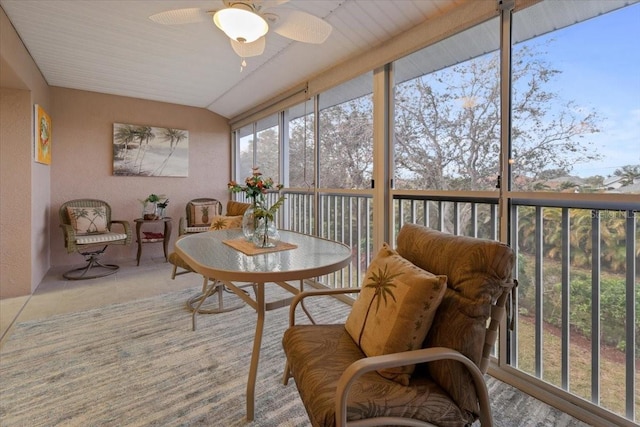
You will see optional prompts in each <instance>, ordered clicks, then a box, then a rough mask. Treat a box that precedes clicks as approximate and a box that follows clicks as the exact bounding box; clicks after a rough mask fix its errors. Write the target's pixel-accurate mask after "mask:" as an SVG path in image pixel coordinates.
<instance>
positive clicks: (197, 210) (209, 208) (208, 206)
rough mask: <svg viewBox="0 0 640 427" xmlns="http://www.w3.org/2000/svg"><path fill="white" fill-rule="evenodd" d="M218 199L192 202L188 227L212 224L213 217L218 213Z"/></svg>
mask: <svg viewBox="0 0 640 427" xmlns="http://www.w3.org/2000/svg"><path fill="white" fill-rule="evenodd" d="M219 203H220V202H218V201H212V202H190V208H191V215H190V216H189V221H190V222H188V224H187V227H205V226H208V225H210V224H211V219H212V218H213V217H214V216H215V215H217V214H218V206H219Z"/></svg>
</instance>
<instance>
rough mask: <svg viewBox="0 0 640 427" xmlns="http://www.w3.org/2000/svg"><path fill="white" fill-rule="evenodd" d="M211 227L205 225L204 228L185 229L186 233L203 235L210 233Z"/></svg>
mask: <svg viewBox="0 0 640 427" xmlns="http://www.w3.org/2000/svg"><path fill="white" fill-rule="evenodd" d="M209 227H211V226H210V225H204V226H202V227H185V228H184V232H185V233H202V232H203V231H209Z"/></svg>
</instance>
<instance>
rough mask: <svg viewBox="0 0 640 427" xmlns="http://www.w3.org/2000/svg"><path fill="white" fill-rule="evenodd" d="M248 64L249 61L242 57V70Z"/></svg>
mask: <svg viewBox="0 0 640 427" xmlns="http://www.w3.org/2000/svg"><path fill="white" fill-rule="evenodd" d="M246 66H247V61H246V60H245V59H244V58H242V62H240V72H242V70H244V67H246Z"/></svg>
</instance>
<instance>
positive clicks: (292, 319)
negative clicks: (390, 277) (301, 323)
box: [289, 288, 362, 326]
mask: <svg viewBox="0 0 640 427" xmlns="http://www.w3.org/2000/svg"><path fill="white" fill-rule="evenodd" d="M361 290H362V288H337V289H314V290H312V291H305V292H300V293H299V294H297V295H296V296H295V297H294V298H293V300H292V301H291V305H290V306H289V326H294V325H295V323H296V308H297V306H298V304H302V305H303V307H304V299H305V298H308V297H317V296H321V295H339V294H352V293H358V292H360V291H361ZM307 316H309V314H308V313H307Z"/></svg>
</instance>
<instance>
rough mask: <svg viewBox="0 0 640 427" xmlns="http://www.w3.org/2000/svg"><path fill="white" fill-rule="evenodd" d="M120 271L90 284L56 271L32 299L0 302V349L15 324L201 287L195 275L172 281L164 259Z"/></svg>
mask: <svg viewBox="0 0 640 427" xmlns="http://www.w3.org/2000/svg"><path fill="white" fill-rule="evenodd" d="M119 265H120V270H118V272H117V273H115V274H112V275H110V276H106V277H102V278H97V279H89V280H66V279H64V278H63V277H62V273H63V272H64V271H65V270H67V269H68V268H53V269H51V270H50V271H49V273H48V274H47V275H46V276H45V277H44V279H43V280H42V282H41V283H40V285H39V286H38V288H37V289H36V291H35V292H34V293H33V295H31V296H22V297H16V298H5V299H2V300H0V347H1V346H2V344H3V343H4V342H6V340H7V338H8V337H9V336H10V334H11V330H12V327H13V325H14V324H16V323H18V322H24V321H27V320H35V319H41V318H45V317H49V316H53V315H56V314H61V313H70V312H74V311H84V310H89V309H92V308H96V307H100V306H103V305H108V304H114V303H119V302H125V301H130V300H135V299H139V298H146V297H150V296H154V295H159V294H164V293H167V292H172V291H176V290H181V289H185V288H193V290H194V293H196V292H198V291H199V290H200V289H201V287H202V279H201V278H200V276H199V275H196V274H184V275H179V276H177V277H176V278H175V280H172V279H171V270H172V268H173V266H172V265H171V264H169V263H168V262H166V261H165V259H164V257H159V258H152V259H141V260H140V266H136V261H135V259H134V260H131V261H122V262H120V263H119Z"/></svg>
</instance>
